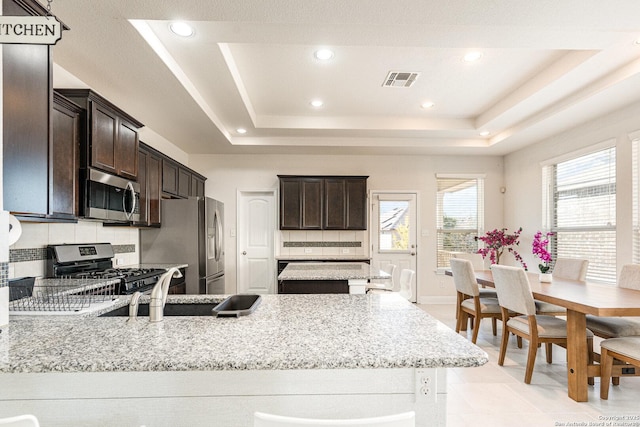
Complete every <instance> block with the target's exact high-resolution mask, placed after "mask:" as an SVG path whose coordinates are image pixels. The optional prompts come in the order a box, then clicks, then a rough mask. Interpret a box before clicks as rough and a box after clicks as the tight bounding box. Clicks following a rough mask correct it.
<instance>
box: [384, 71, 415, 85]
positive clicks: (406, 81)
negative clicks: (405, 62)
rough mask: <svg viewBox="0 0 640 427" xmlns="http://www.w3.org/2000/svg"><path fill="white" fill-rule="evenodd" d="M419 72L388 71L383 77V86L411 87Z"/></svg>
mask: <svg viewBox="0 0 640 427" xmlns="http://www.w3.org/2000/svg"><path fill="white" fill-rule="evenodd" d="M419 75H420V73H406V72H400V71H390V72H389V74H387V78H386V79H384V83H383V84H382V86H383V87H411V85H412V84H413V82H415V81H416V79H417V78H418V76H419Z"/></svg>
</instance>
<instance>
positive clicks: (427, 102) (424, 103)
mask: <svg viewBox="0 0 640 427" xmlns="http://www.w3.org/2000/svg"><path fill="white" fill-rule="evenodd" d="M434 105H436V104H434V103H433V102H431V101H426V102H423V103H422V105H420V106H421V107H422V108H424V109H425V110H426V109H429V108H432V107H433V106H434Z"/></svg>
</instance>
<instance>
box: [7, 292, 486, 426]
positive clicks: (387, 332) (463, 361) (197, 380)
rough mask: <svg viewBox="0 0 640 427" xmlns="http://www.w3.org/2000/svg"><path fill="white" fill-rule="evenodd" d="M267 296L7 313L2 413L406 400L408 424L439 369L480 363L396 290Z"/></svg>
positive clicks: (401, 405) (305, 408)
mask: <svg viewBox="0 0 640 427" xmlns="http://www.w3.org/2000/svg"><path fill="white" fill-rule="evenodd" d="M222 298H223V297H222V296H210V295H196V296H193V295H176V296H171V297H170V299H169V301H168V302H174V303H193V302H199V303H203V302H215V301H221V300H222ZM262 298H263V299H262V303H261V304H260V306H258V308H257V309H256V311H255V312H253V313H252V314H251V315H249V316H245V317H239V318H213V317H168V316H167V317H165V319H164V321H163V322H160V323H149V322H148V320H147V319H146V318H139V319H138V321H136V322H133V323H127V321H126V317H95V316H55V317H54V316H32V317H29V316H21V317H19V318H13V317H12V318H11V320H10V324H9V327H8V328H5V329H4V330H3V331H2V333H1V334H0V384H2V387H0V414H2V415H6V416H9V415H13V414H18V413H25V412H28V413H34V414H35V415H36V416H38V417H39V418H40V420H41V423H42V425H43V426H48V427H53V426H76V425H77V426H99V425H114V426H116V425H117V426H139V425H147V426H154V427H156V426H211V425H216V426H247V427H248V426H251V425H252V414H253V412H254V411H263V412H273V413H279V414H287V415H294V416H309V417H318V418H320V417H324V418H331V417H345V418H347V417H362V416H376V415H384V414H391V413H396V412H402V411H406V410H415V411H416V412H417V416H418V424H417V425H422V426H425V425H444V424H445V414H446V369H443V368H447V367H473V366H480V365H483V364H484V363H486V362H487V355H486V353H485V352H484V351H482V350H481V349H480V348H478V347H476V346H475V345H473V344H471V343H470V342H468V341H467V340H466V339H465V338H463V337H461V336H459V335H458V334H456V333H455V332H454V331H452V330H451V329H450V328H448V327H446V326H445V325H443V324H442V323H440V322H438V321H437V320H435V319H434V318H432V317H431V316H429V315H428V314H427V313H425V312H424V311H422V310H420V309H418V308H417V307H415V306H414V305H412V304H410V303H409V302H407V301H406V300H403V299H402V298H401V297H399V296H397V295H391V294H384V295H348V294H345V295H264V296H263V297H262ZM119 304H120V305H122V304H126V301H122V302H120V303H119Z"/></svg>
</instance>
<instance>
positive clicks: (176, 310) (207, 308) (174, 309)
mask: <svg viewBox="0 0 640 427" xmlns="http://www.w3.org/2000/svg"><path fill="white" fill-rule="evenodd" d="M216 305H218V304H217V303H206V304H173V303H167V304H165V306H164V315H165V316H211V315H212V312H211V310H212V309H213V307H215V306H216ZM113 316H129V306H128V305H125V306H124V307H120V308H117V309H115V310H112V311H109V312H107V313H104V314H101V315H100V317H113ZM140 316H149V304H148V303H146V304H140V306H139V307H138V317H140Z"/></svg>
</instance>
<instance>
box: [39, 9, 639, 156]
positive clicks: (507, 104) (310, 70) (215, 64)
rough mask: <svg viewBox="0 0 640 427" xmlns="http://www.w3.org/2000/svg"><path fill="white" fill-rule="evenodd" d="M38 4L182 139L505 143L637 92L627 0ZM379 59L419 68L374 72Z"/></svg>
mask: <svg viewBox="0 0 640 427" xmlns="http://www.w3.org/2000/svg"><path fill="white" fill-rule="evenodd" d="M51 6H52V11H53V13H54V14H56V15H57V16H58V17H59V19H60V20H62V21H63V22H64V23H65V24H66V25H68V26H69V27H70V28H71V30H70V31H67V32H65V33H64V34H63V38H62V40H61V41H59V42H58V44H57V45H56V47H55V48H54V61H55V62H56V63H57V64H58V65H60V66H61V67H62V68H64V69H65V70H67V71H68V72H70V73H71V74H73V75H74V76H76V77H77V78H78V79H80V80H81V81H83V82H85V83H86V84H87V85H89V86H90V87H92V88H93V89H94V90H96V91H97V92H98V93H101V94H102V95H103V96H105V97H106V98H108V99H109V100H111V101H112V102H114V103H115V104H117V105H119V106H120V107H121V108H123V109H124V110H125V111H127V112H128V113H130V114H131V115H133V116H134V117H136V118H137V119H138V120H140V121H142V122H143V123H145V125H147V126H148V127H149V128H151V129H153V130H154V131H155V132H156V133H158V134H160V135H161V136H163V137H164V138H166V139H167V140H169V141H171V142H172V143H174V144H175V145H177V146H178V147H180V148H181V149H183V150H184V151H185V152H187V153H189V154H196V153H256V154H260V153H344V154H365V153H371V154H391V153H394V154H396V153H397V154H454V153H463V154H479V155H502V154H506V153H508V152H511V151H513V150H516V149H519V148H522V147H524V146H526V145H528V144H531V143H534V142H536V141H539V140H541V139H543V138H545V137H547V136H550V135H553V134H555V133H557V132H560V131H562V130H564V129H568V128H570V127H573V126H576V125H578V124H580V123H583V122H586V121H589V120H591V119H592V118H594V117H597V116H599V115H602V114H605V113H607V112H609V111H612V110H615V109H618V108H621V107H624V106H625V105H628V104H630V103H633V102H638V101H640V44H636V43H635V41H636V40H638V39H639V38H640V19H639V17H640V1H638V0H626V1H625V0H615V1H606V2H605V1H602V0H536V1H524V0H448V1H443V0H394V1H392V2H390V1H381V0H342V1H338V0H189V1H183V0H101V1H87V0H54V1H53V3H52V4H51ZM173 20H185V21H188V22H191V24H192V25H193V26H194V27H195V31H196V33H195V35H194V36H192V37H190V38H178V37H177V36H175V35H174V34H172V33H171V32H170V31H169V29H168V24H169V23H170V22H171V21H173ZM143 36H144V37H143ZM320 47H329V48H331V49H332V50H333V51H334V52H335V57H334V58H333V59H332V60H331V61H328V62H321V61H318V60H316V59H315V58H314V56H313V53H314V51H315V50H317V49H318V48H320ZM470 50H480V51H482V52H483V57H482V58H481V59H480V60H479V61H476V62H473V63H467V62H465V61H463V59H462V57H463V56H464V54H465V53H467V52H468V51H470ZM390 71H408V72H419V73H420V76H419V77H418V79H417V80H416V82H415V83H414V85H413V86H412V87H410V88H385V87H382V83H383V82H384V79H385V77H386V76H387V74H388V73H389V72H390ZM315 98H321V99H322V100H323V101H324V103H325V104H324V106H323V107H321V108H318V109H316V108H313V107H311V106H310V104H309V102H310V101H311V100H312V99H315ZM427 100H429V101H432V102H434V103H435V106H434V107H433V108H430V109H422V108H420V105H421V104H422V103H423V102H424V101H427ZM239 127H243V128H246V129H247V130H248V132H247V133H246V134H245V135H240V134H238V133H237V132H236V129H237V128H239ZM483 130H486V131H489V132H491V133H490V135H489V136H487V137H481V136H480V135H479V133H480V132H481V131H483Z"/></svg>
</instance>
